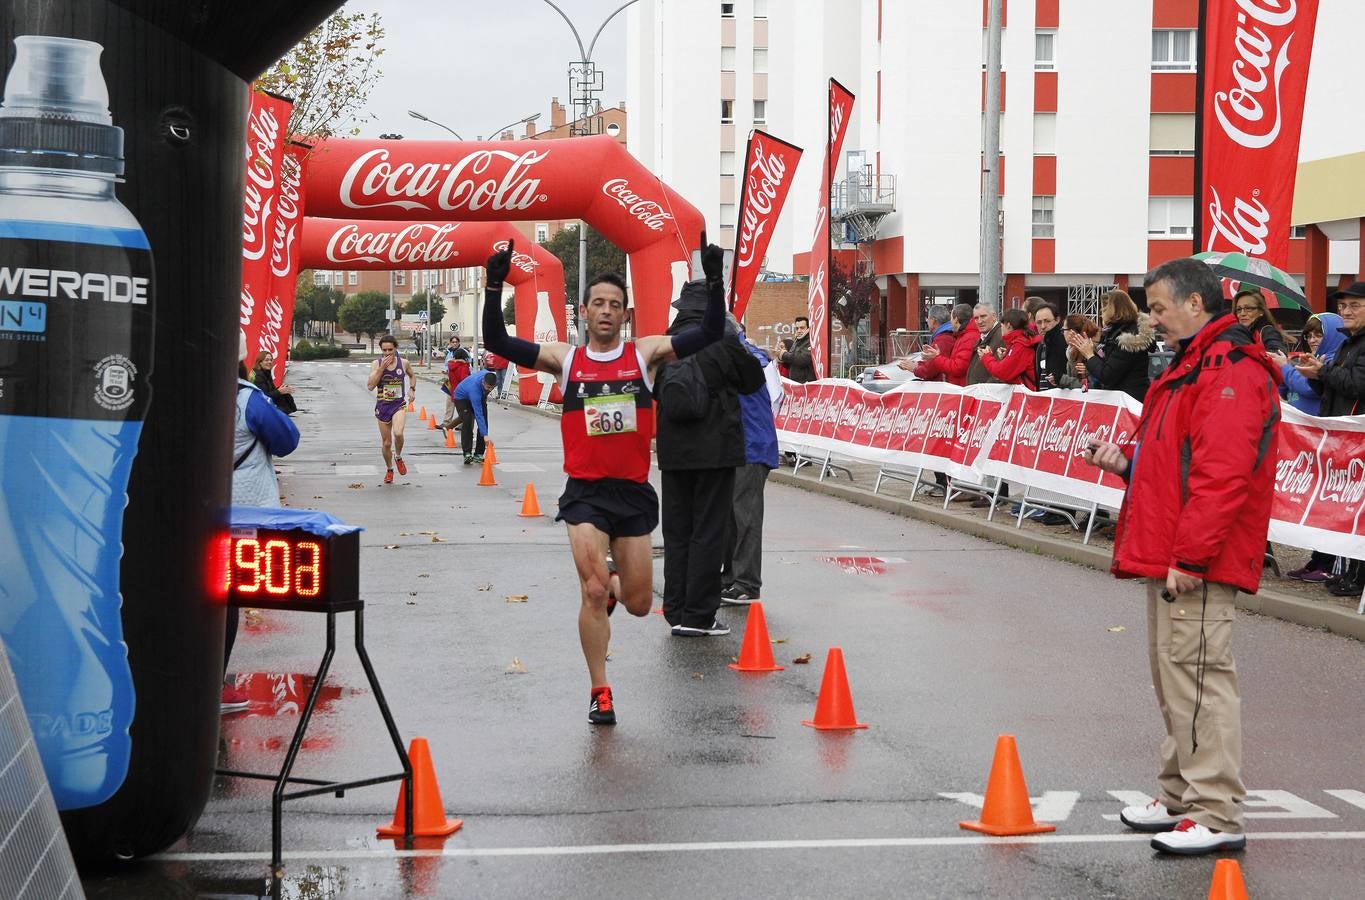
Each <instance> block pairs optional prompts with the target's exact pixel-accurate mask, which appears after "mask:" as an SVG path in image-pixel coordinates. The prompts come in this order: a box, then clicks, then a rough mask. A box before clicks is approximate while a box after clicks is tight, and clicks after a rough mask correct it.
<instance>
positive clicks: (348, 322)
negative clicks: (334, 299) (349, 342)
mask: <svg viewBox="0 0 1365 900" xmlns="http://www.w3.org/2000/svg"><path fill="white" fill-rule="evenodd" d="M388 309H389V295H388V294H385V293H383V292H381V291H361V292H360V293H358V294H352V295H351V296H350V297H348V298H346V300H345V301H344V302H343V303H342V304H341V308H340V309H339V310H338V311H337V321H338V322H339V323H340V325H341V330H342V331H349V332H350V333H351V334H354V335H355V336H356V337H359V336H360V335H362V334H363V335H365V336H366V337H368V338H369V339H370V351H371V352H373V351H374V339H375V338H377V337H379V336H380V335H381V334H387V333H388V330H389V321H388V319H387V317H385V315H384V314H385V313H386V312H387V311H388Z"/></svg>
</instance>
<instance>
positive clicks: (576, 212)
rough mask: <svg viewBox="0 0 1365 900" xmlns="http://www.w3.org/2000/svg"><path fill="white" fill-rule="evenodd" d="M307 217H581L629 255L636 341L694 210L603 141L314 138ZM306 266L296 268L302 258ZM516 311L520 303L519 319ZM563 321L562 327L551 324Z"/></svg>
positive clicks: (670, 282) (649, 325)
mask: <svg viewBox="0 0 1365 900" xmlns="http://www.w3.org/2000/svg"><path fill="white" fill-rule="evenodd" d="M306 186H307V190H306V195H307V198H308V199H307V203H308V214H309V215H310V216H318V217H323V218H332V219H349V220H358V219H364V220H397V221H401V222H437V223H449V222H456V221H463V222H471V221H481V222H495V221H501V222H509V221H511V222H527V221H542V222H543V221H552V220H557V219H583V220H584V221H585V222H587V223H588V224H589V225H591V226H592V227H593V228H595V229H597V230H598V231H599V232H601V233H602V235H603V236H604V237H605V238H606V239H607V240H609V241H611V242H612V243H613V244H615V245H616V246H618V247H620V248H621V249H622V250H624V251H625V252H626V253H627V254H628V255H629V258H630V278H631V291H632V297H631V302H632V305H633V306H634V308H635V330H636V333H637V334H640V335H645V334H657V333H660V332H662V331H663V330H664V329H665V328H667V327H668V310H669V305H668V304H669V301H670V300H672V298H673V297H674V296H676V293H677V289H678V288H680V287H681V284H682V282H684V281H686V279H687V275H688V261H689V259H690V258H691V253H692V249H693V248H695V247H697V246H698V244H699V241H700V237H701V232H702V229H703V228H704V222H703V220H702V216H701V213H700V212H699V211H698V210H697V208H696V207H694V206H693V205H692V204H691V203H688V202H687V201H686V200H684V199H683V198H682V196H681V195H679V194H678V193H677V192H676V191H674V190H672V189H671V188H669V187H668V186H667V185H665V184H664V183H663V182H661V181H660V180H659V178H658V177H657V176H655V175H654V174H653V173H652V172H650V171H649V170H648V169H646V168H645V167H644V166H643V165H641V164H640V162H639V161H638V160H636V159H635V157H633V156H631V155H630V153H628V152H627V151H626V149H625V148H624V147H622V146H621V145H620V144H618V143H617V142H616V141H615V140H614V139H612V138H610V137H605V136H602V137H583V138H569V139H565V140H557V141H536V140H523V141H483V142H474V141H406V140H405V141H385V140H358V139H354V138H344V139H332V140H327V141H321V142H319V143H317V145H316V146H315V150H314V153H313V155H312V157H311V158H310V160H309V167H308V175H307V180H306ZM305 265H306V263H305ZM520 315H521V309H520V307H518V319H519V320H520ZM560 321H561V322H562V320H560Z"/></svg>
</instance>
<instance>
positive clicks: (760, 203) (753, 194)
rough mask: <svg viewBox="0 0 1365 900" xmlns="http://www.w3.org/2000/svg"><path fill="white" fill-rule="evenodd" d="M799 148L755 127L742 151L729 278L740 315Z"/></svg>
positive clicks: (788, 187)
mask: <svg viewBox="0 0 1365 900" xmlns="http://www.w3.org/2000/svg"><path fill="white" fill-rule="evenodd" d="M800 161H801V148H800V147H796V146H794V145H792V144H788V143H787V142H786V141H783V140H779V139H778V138H775V137H773V136H772V135H771V134H767V133H765V132H762V131H755V132H754V133H753V134H752V135H750V137H749V149H748V151H746V152H745V154H744V186H743V189H742V191H741V193H740V199H739V236H738V238H736V240H735V266H734V269H733V270H732V276H731V278H730V309H731V310H732V311H733V312H734V314H735V318H736V319H743V318H744V310H745V309H746V308H747V307H748V306H749V296H750V294H752V293H753V289H754V282H755V281H757V280H758V272H759V269H760V268H762V266H763V255H764V254H765V253H767V252H768V244H769V242H770V241H772V239H773V229H774V228H776V227H777V217H778V216H779V215H781V214H782V206H783V204H785V203H786V202H787V193H788V192H789V191H790V190H791V186H792V178H793V177H794V176H795V175H796V164H797V163H798V162H800Z"/></svg>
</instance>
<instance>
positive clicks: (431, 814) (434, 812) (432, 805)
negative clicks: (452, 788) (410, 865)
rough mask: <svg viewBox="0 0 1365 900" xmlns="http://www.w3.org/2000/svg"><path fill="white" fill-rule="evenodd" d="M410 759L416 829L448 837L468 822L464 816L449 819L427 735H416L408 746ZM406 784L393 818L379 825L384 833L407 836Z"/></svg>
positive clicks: (418, 832) (417, 833) (420, 833)
mask: <svg viewBox="0 0 1365 900" xmlns="http://www.w3.org/2000/svg"><path fill="white" fill-rule="evenodd" d="M408 762H409V763H411V764H412V833H413V835H414V836H416V837H445V836H446V835H449V834H454V833H455V832H457V831H459V830H460V827H461V826H462V825H464V820H463V819H447V818H446V811H445V807H444V806H442V805H441V788H440V787H439V786H438V785H437V784H436V770H435V769H434V768H433V767H432V765H431V748H429V747H428V746H427V739H426V738H420V737H419V738H413V739H412V744H411V745H410V746H409V747H408ZM406 790H407V787H406V785H405V786H403V787H400V788H399V789H398V807H397V808H396V809H395V810H394V812H393V822H391V823H390V824H388V825H381V826H379V828H378V829H377V830H378V832H379V836H380V837H402V836H403V800H404V796H405V792H406Z"/></svg>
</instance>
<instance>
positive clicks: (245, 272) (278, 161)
mask: <svg viewBox="0 0 1365 900" xmlns="http://www.w3.org/2000/svg"><path fill="white" fill-rule="evenodd" d="M293 108H294V104H293V103H292V102H290V101H289V100H286V99H284V98H283V97H276V96H274V95H273V94H267V93H265V92H263V91H252V92H251V113H250V115H249V116H248V117H247V124H246V190H245V195H244V197H243V206H242V308H241V313H240V317H239V319H238V322H239V324H240V325H241V327H242V331H243V332H244V333H245V334H246V354H247V356H246V360H247V368H248V369H250V368H251V367H252V365H254V364H255V362H256V354H257V353H259V352H260V351H261V350H262V349H268V350H270V351H271V352H275V345H276V344H277V343H278V339H277V338H276V337H271V336H270V335H279V334H284V335H286V336H287V335H288V333H289V331H288V330H289V325H288V323H286V322H285V321H284V319H283V317H282V316H281V315H280V309H279V305H278V303H275V304H272V303H271V302H270V300H271V298H270V291H271V288H272V287H273V281H274V276H273V275H272V274H271V243H272V241H273V240H274V239H275V237H276V234H275V227H276V223H277V217H278V215H279V202H280V179H281V170H282V168H283V163H284V147H285V144H286V143H287V139H286V134H285V132H286V130H287V129H288V127H289V114H290V112H291V111H292V110H293ZM263 334H265V335H267V337H266V340H267V341H268V342H270V343H271V346H270V347H265V346H264V344H263V341H262V335H263ZM286 343H288V341H287V340H286ZM280 372H283V370H282V369H281V370H280Z"/></svg>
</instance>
